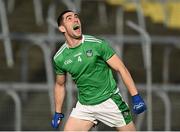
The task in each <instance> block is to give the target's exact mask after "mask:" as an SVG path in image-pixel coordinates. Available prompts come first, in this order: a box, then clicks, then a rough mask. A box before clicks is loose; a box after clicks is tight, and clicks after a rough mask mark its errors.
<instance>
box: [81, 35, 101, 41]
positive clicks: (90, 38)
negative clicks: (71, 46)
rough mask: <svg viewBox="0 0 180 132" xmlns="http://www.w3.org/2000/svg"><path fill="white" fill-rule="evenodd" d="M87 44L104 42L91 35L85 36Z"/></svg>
mask: <svg viewBox="0 0 180 132" xmlns="http://www.w3.org/2000/svg"><path fill="white" fill-rule="evenodd" d="M84 41H85V42H92V43H103V42H104V40H103V39H101V38H98V37H95V36H91V35H84Z"/></svg>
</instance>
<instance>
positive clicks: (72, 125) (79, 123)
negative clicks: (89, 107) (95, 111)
mask: <svg viewBox="0 0 180 132" xmlns="http://www.w3.org/2000/svg"><path fill="white" fill-rule="evenodd" d="M93 125H94V123H93V122H91V121H89V120H83V119H78V118H75V117H71V116H70V117H69V119H68V120H67V122H66V124H65V128H64V131H88V130H90V129H91V127H92V126H93Z"/></svg>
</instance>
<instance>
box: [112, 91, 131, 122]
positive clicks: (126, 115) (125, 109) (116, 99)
mask: <svg viewBox="0 0 180 132" xmlns="http://www.w3.org/2000/svg"><path fill="white" fill-rule="evenodd" d="M111 99H112V100H113V101H114V102H115V104H116V105H117V106H118V108H119V110H120V111H121V113H122V115H123V117H124V120H125V122H126V124H129V123H130V122H131V121H132V115H131V112H130V109H129V107H128V105H127V104H126V103H125V102H124V101H123V100H122V97H121V95H120V94H119V93H117V94H113V95H112V97H111Z"/></svg>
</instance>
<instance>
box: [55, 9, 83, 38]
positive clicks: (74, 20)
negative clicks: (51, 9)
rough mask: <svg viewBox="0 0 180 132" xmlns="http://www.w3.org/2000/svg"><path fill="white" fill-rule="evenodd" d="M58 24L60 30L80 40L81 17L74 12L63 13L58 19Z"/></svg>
mask: <svg viewBox="0 0 180 132" xmlns="http://www.w3.org/2000/svg"><path fill="white" fill-rule="evenodd" d="M57 24H58V28H59V30H60V31H61V32H62V33H64V34H65V35H69V36H70V37H73V38H79V37H81V35H82V32H81V22H80V19H79V16H78V14H77V13H75V12H74V11H72V10H65V11H63V12H62V13H61V14H60V15H59V17H58V19H57Z"/></svg>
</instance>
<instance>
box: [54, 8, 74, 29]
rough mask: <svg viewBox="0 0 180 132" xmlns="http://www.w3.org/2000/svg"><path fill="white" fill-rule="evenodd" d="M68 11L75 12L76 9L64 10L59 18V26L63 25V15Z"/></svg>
mask: <svg viewBox="0 0 180 132" xmlns="http://www.w3.org/2000/svg"><path fill="white" fill-rule="evenodd" d="M67 12H74V11H72V10H64V11H63V12H61V13H60V15H59V16H58V18H57V24H58V27H59V26H60V25H61V22H62V20H63V15H64V14H66V13H67Z"/></svg>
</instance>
